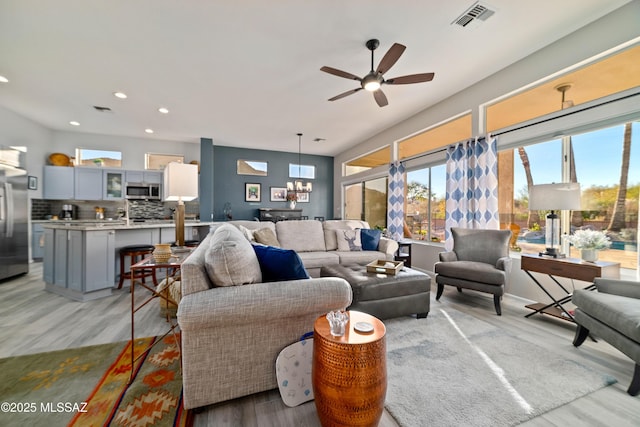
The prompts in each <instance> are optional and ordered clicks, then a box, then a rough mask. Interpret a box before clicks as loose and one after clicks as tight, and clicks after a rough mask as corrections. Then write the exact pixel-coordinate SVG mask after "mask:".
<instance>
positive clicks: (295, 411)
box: [0, 263, 640, 427]
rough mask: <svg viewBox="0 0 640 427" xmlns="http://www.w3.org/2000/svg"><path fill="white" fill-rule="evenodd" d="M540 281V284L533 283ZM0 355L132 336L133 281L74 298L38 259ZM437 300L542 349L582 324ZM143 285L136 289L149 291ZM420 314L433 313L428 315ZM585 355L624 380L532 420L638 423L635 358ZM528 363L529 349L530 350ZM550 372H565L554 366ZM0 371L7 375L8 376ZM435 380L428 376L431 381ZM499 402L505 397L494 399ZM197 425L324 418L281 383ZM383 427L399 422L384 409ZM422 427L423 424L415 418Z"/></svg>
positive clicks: (150, 316) (596, 346) (279, 425)
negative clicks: (295, 401)
mask: <svg viewBox="0 0 640 427" xmlns="http://www.w3.org/2000/svg"><path fill="white" fill-rule="evenodd" d="M532 286H533V284H532ZM0 292H1V295H2V297H1V298H0V324H1V325H2V328H0V343H2V344H1V345H0V357H9V356H14V355H22V354H30V353H40V352H45V351H51V350H59V349H65V348H73V347H80V346H85V345H93V344H102V343H108V342H117V341H125V340H128V339H130V334H131V329H130V327H131V317H130V316H131V315H130V306H131V295H130V293H129V291H128V289H124V290H116V291H115V292H114V295H112V296H111V297H108V298H103V299H99V300H96V301H90V302H85V303H81V302H75V301H71V300H68V299H66V298H64V297H61V296H58V295H54V294H51V293H48V292H46V291H44V283H43V281H42V265H41V264H40V263H34V264H31V272H30V273H29V274H27V275H24V276H20V277H18V278H16V279H13V280H9V281H4V282H0ZM431 295H432V306H431V309H432V310H435V309H437V308H438V307H444V308H446V307H453V308H455V309H458V310H461V311H464V312H465V313H468V314H470V315H473V316H475V317H476V318H478V319H480V320H482V321H485V322H488V323H491V324H493V325H496V326H499V327H502V328H504V329H506V330H508V331H510V332H511V333H515V334H517V335H519V336H521V337H523V338H524V339H526V340H528V341H530V342H533V343H535V344H537V345H539V346H540V351H546V350H552V351H555V352H557V353H559V354H563V353H568V352H572V353H575V349H574V348H573V346H572V345H571V341H572V340H573V334H574V331H575V326H574V325H573V324H571V323H569V322H565V321H563V320H559V319H554V318H550V317H547V316H540V315H537V316H533V317H531V318H528V319H526V318H524V315H525V314H527V313H529V310H527V309H525V308H524V305H525V304H526V303H527V302H526V301H523V300H520V299H518V298H515V297H510V296H505V298H504V300H503V308H502V312H503V315H502V316H496V314H495V311H494V310H493V298H492V297H491V296H490V295H485V294H480V293H474V292H471V291H465V292H464V293H462V294H459V293H458V292H457V291H456V290H455V289H453V288H452V289H447V290H445V293H444V295H443V297H442V298H441V301H440V302H436V301H435V299H434V298H435V292H432V294H431ZM145 296H146V295H144V294H143V293H142V292H139V291H138V290H137V289H136V297H140V298H142V297H145ZM416 321H426V322H428V321H429V319H428V318H427V319H421V320H416ZM165 329H166V323H165V321H164V320H163V319H162V318H161V317H160V314H159V305H158V303H157V301H153V303H152V304H148V305H147V306H145V308H144V309H143V310H141V311H140V312H139V313H138V314H136V336H139V337H142V336H153V335H159V334H162V333H164V332H165ZM580 353H581V354H582V356H583V357H582V363H584V364H585V365H589V366H592V367H593V368H595V369H597V370H598V371H600V372H603V373H607V374H610V375H612V376H614V377H615V378H617V379H618V383H617V384H614V385H613V386H609V387H605V388H603V389H601V390H599V391H596V392H594V393H592V394H590V395H587V396H585V397H582V398H580V399H577V400H575V401H573V402H571V403H569V404H567V405H564V406H562V407H560V408H557V409H555V410H553V411H550V412H548V413H546V414H543V415H541V416H539V417H537V418H535V419H533V420H531V421H529V422H527V423H525V424H524V425H526V426H563V427H566V426H607V427H609V426H620V427H623V426H639V425H640V397H635V398H634V397H631V396H629V395H628V394H627V393H626V389H627V387H628V386H629V382H630V380H631V375H632V374H633V368H634V364H633V362H632V361H631V360H630V359H629V358H627V357H626V356H624V355H623V354H622V353H620V352H618V351H617V350H616V349H614V348H613V347H611V346H610V345H608V344H607V343H605V342H603V341H602V340H598V342H597V343H596V342H592V341H590V340H587V342H585V343H584V344H583V345H582V346H581V347H580ZM523 363H526V355H523ZM549 375H562V372H550V373H549ZM1 377H2V373H0V381H2V378H1ZM428 386H429V384H425V387H428ZM487 404H488V405H499V404H500V402H487ZM195 425H196V427H204V426H216V427H218V426H219V427H223V426H234V427H235V426H248V427H253V426H258V427H266V426H272V427H288V426H304V427H307V426H308V427H315V426H320V423H319V421H318V418H317V415H316V411H315V407H314V405H313V402H309V403H306V404H303V405H301V406H298V407H295V408H288V407H286V406H285V405H284V404H283V403H282V401H281V400H280V395H279V393H278V391H277V390H271V391H268V392H264V393H259V394H255V395H252V396H248V397H244V398H240V399H236V400H233V401H229V402H224V403H220V404H217V405H212V406H210V407H206V408H203V409H202V410H200V411H199V412H198V413H197V414H196V418H195ZM424 425H429V426H438V420H425V424H424ZM380 426H381V427H394V426H397V424H396V423H395V421H394V420H393V418H392V417H391V416H390V415H389V414H387V413H386V412H385V414H384V415H383V418H382V421H381V422H380ZM412 427H413V426H412ZM416 427H418V426H416Z"/></svg>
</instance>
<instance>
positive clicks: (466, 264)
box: [435, 261, 506, 285]
mask: <svg viewBox="0 0 640 427" xmlns="http://www.w3.org/2000/svg"><path fill="white" fill-rule="evenodd" d="M435 272H436V273H437V274H439V275H442V276H446V277H455V278H457V279H463V280H469V281H472V282H480V283H486V284H488V285H504V284H505V280H506V274H505V273H504V271H502V270H498V269H497V268H495V267H494V266H493V265H491V264H486V263H484V262H475V261H451V262H437V263H436V264H435Z"/></svg>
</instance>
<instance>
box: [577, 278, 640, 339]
mask: <svg viewBox="0 0 640 427" xmlns="http://www.w3.org/2000/svg"><path fill="white" fill-rule="evenodd" d="M571 302H573V303H574V304H575V305H576V306H577V307H578V308H579V309H580V310H582V311H583V312H585V313H587V314H588V315H589V316H591V317H593V318H595V319H598V321H599V322H601V323H604V324H605V325H607V326H609V327H610V328H612V329H615V330H616V331H618V332H620V333H621V334H623V335H625V336H626V337H628V338H630V339H632V340H634V341H636V342H640V300H637V299H636V298H627V297H623V296H620V295H613V294H605V293H602V292H594V291H589V290H586V289H578V290H576V291H575V292H574V294H573V297H572V299H571Z"/></svg>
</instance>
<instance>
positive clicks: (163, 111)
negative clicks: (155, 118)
mask: <svg viewBox="0 0 640 427" xmlns="http://www.w3.org/2000/svg"><path fill="white" fill-rule="evenodd" d="M158 111H160V112H161V113H162V114H169V109H168V108H164V107H160V108H158Z"/></svg>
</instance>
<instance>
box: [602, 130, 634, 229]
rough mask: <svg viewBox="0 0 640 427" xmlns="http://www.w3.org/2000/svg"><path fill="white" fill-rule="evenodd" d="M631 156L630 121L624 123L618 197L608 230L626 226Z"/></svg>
mask: <svg viewBox="0 0 640 427" xmlns="http://www.w3.org/2000/svg"><path fill="white" fill-rule="evenodd" d="M630 157H631V123H625V125H624V139H623V141H622V166H621V167H620V186H619V187H618V197H617V199H616V204H615V205H614V206H613V215H612V216H611V222H610V223H609V226H608V227H607V229H608V230H609V231H620V230H622V229H623V228H625V227H626V221H625V214H626V206H625V202H626V200H627V178H628V175H629V158H630Z"/></svg>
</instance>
